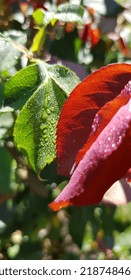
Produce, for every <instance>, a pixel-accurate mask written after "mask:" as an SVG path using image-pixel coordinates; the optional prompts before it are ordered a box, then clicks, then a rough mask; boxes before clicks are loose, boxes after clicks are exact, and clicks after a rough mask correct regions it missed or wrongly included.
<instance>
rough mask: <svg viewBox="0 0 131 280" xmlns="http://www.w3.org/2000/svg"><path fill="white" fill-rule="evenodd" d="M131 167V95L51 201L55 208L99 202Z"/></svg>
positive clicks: (51, 205) (52, 206)
mask: <svg viewBox="0 0 131 280" xmlns="http://www.w3.org/2000/svg"><path fill="white" fill-rule="evenodd" d="M130 166H131V98H130V100H129V101H128V103H127V104H126V105H124V106H122V107H121V108H120V109H119V110H118V111H117V113H116V114H115V115H114V117H113V118H112V119H111V121H110V122H109V123H108V125H107V126H106V127H105V128H104V129H103V130H102V132H101V133H100V135H99V136H98V137H97V139H96V141H95V142H94V143H93V144H92V145H91V147H90V148H89V150H88V151H87V152H86V154H85V155H84V157H83V158H82V160H81V161H80V163H79V164H78V166H77V168H76V169H75V171H74V173H73V175H72V177H71V179H70V181H69V183H68V184H67V186H66V187H65V188H64V190H63V191H62V192H61V193H60V195H59V196H58V197H57V198H56V199H55V201H54V202H52V203H51V204H50V207H51V208H52V209H53V210H54V211H55V210H59V209H60V208H62V207H65V206H68V205H76V206H82V205H90V204H97V203H99V202H100V201H101V200H102V197H103V195H104V193H105V192H106V191H107V190H108V189H109V188H110V186H112V184H113V183H114V182H116V181H117V180H119V179H121V178H123V177H124V176H125V175H126V173H127V171H128V170H129V168H130Z"/></svg>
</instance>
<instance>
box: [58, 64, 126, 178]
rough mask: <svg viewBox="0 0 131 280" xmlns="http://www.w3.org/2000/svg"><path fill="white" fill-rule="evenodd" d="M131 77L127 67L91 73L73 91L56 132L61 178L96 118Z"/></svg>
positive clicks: (116, 67)
mask: <svg viewBox="0 0 131 280" xmlns="http://www.w3.org/2000/svg"><path fill="white" fill-rule="evenodd" d="M130 75H131V65H130V64H124V63H123V64H112V65H108V66H107V67H103V68H101V69H100V70H98V71H96V72H94V73H92V74H91V75H90V76H88V77H87V78H86V79H85V80H83V81H82V82H81V83H80V84H79V85H78V86H77V87H76V88H75V89H74V90H73V91H72V93H71V95H70V97H69V99H68V100H67V101H66V102H65V104H64V106H63V108H62V112H61V115H60V119H59V123H58V129H57V155H58V171H59V173H60V174H62V175H69V174H70V171H71V169H72V166H73V164H74V162H75V158H76V155H77V153H78V151H79V150H80V149H81V148H82V147H83V145H84V144H85V143H86V141H87V139H88V137H89V134H90V132H91V127H92V123H93V119H94V116H95V114H96V113H97V111H98V110H99V109H100V108H101V107H102V106H103V105H104V104H105V103H106V102H108V101H110V100H112V99H113V98H114V97H116V96H117V95H119V94H120V92H121V90H122V89H123V88H124V86H125V85H126V84H127V82H128V81H129V80H130ZM69 143H70V144H69Z"/></svg>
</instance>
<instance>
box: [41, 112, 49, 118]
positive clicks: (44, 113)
mask: <svg viewBox="0 0 131 280" xmlns="http://www.w3.org/2000/svg"><path fill="white" fill-rule="evenodd" d="M47 117H48V116H47V113H46V111H44V112H43V114H42V119H43V120H46V119H47Z"/></svg>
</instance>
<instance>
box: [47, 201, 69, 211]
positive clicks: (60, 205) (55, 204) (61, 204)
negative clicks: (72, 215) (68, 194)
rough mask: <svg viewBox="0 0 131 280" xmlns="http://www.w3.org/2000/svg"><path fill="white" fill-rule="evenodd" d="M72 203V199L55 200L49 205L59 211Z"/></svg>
mask: <svg viewBox="0 0 131 280" xmlns="http://www.w3.org/2000/svg"><path fill="white" fill-rule="evenodd" d="M69 205H70V200H66V201H59V202H57V201H53V202H52V203H50V204H49V207H50V208H51V209H52V210H53V211H58V210H60V209H61V208H64V207H67V206H69Z"/></svg>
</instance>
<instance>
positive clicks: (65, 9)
mask: <svg viewBox="0 0 131 280" xmlns="http://www.w3.org/2000/svg"><path fill="white" fill-rule="evenodd" d="M83 15H84V8H83V7H82V6H80V5H76V4H69V3H66V4H61V5H59V6H58V9H57V13H56V14H55V17H56V18H57V19H58V20H60V21H65V22H78V23H83Z"/></svg>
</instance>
